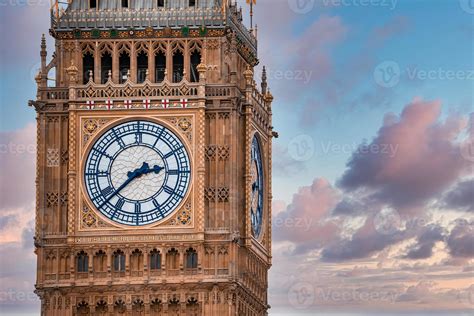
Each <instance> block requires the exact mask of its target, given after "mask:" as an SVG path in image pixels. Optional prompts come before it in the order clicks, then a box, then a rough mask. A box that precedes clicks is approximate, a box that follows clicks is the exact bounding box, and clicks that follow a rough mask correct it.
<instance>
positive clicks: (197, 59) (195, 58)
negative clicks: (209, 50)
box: [191, 51, 201, 82]
mask: <svg viewBox="0 0 474 316" xmlns="http://www.w3.org/2000/svg"><path fill="white" fill-rule="evenodd" d="M200 63H201V53H200V52H198V51H194V52H193V53H192V54H191V82H199V72H198V70H197V67H198V65H199V64H200Z"/></svg>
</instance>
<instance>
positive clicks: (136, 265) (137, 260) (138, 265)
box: [130, 249, 143, 274]
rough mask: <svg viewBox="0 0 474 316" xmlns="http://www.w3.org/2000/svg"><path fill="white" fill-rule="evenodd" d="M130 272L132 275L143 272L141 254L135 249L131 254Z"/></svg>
mask: <svg viewBox="0 0 474 316" xmlns="http://www.w3.org/2000/svg"><path fill="white" fill-rule="evenodd" d="M130 270H131V271H132V274H137V273H139V272H140V271H142V270H143V253H142V252H141V251H140V250H139V249H135V250H134V251H133V252H132V257H131V260H130Z"/></svg>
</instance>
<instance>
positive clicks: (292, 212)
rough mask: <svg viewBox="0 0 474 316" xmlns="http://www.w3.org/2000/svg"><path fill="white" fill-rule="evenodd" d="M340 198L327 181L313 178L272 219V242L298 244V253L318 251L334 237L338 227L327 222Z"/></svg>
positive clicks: (331, 222) (333, 223)
mask: <svg viewBox="0 0 474 316" xmlns="http://www.w3.org/2000/svg"><path fill="white" fill-rule="evenodd" d="M338 199H339V195H338V193H337V190H335V189H334V188H333V187H332V186H331V185H330V184H329V182H328V181H327V180H325V179H315V180H314V181H313V184H312V185H311V186H308V187H301V188H300V189H299V190H298V193H296V194H295V195H294V196H293V200H292V202H291V204H290V205H289V206H288V207H287V208H286V210H285V211H281V212H279V213H278V214H277V215H276V216H275V217H274V218H273V229H274V236H275V239H276V240H277V241H278V240H279V241H282V240H286V241H291V242H293V243H296V244H298V249H297V250H296V251H297V252H301V251H306V250H310V249H315V248H318V247H319V245H320V244H325V243H327V242H328V241H329V240H330V239H331V238H333V237H334V236H335V235H337V233H338V231H339V226H338V225H337V224H336V223H335V222H333V221H329V222H326V221H325V219H326V218H328V216H329V215H330V211H331V209H332V208H333V207H334V206H335V205H336V203H337V201H338Z"/></svg>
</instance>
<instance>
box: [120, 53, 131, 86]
mask: <svg viewBox="0 0 474 316" xmlns="http://www.w3.org/2000/svg"><path fill="white" fill-rule="evenodd" d="M119 68H120V69H119V73H120V80H119V82H120V83H124V82H125V81H127V79H128V72H129V71H130V56H129V55H128V53H127V52H122V53H121V54H120V57H119Z"/></svg>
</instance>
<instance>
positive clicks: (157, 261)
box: [150, 249, 161, 270]
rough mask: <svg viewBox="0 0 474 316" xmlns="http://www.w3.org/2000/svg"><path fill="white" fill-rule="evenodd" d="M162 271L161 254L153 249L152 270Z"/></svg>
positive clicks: (151, 257)
mask: <svg viewBox="0 0 474 316" xmlns="http://www.w3.org/2000/svg"><path fill="white" fill-rule="evenodd" d="M159 269H161V253H160V252H159V251H158V250H156V249H153V250H152V251H151V252H150V270H159Z"/></svg>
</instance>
